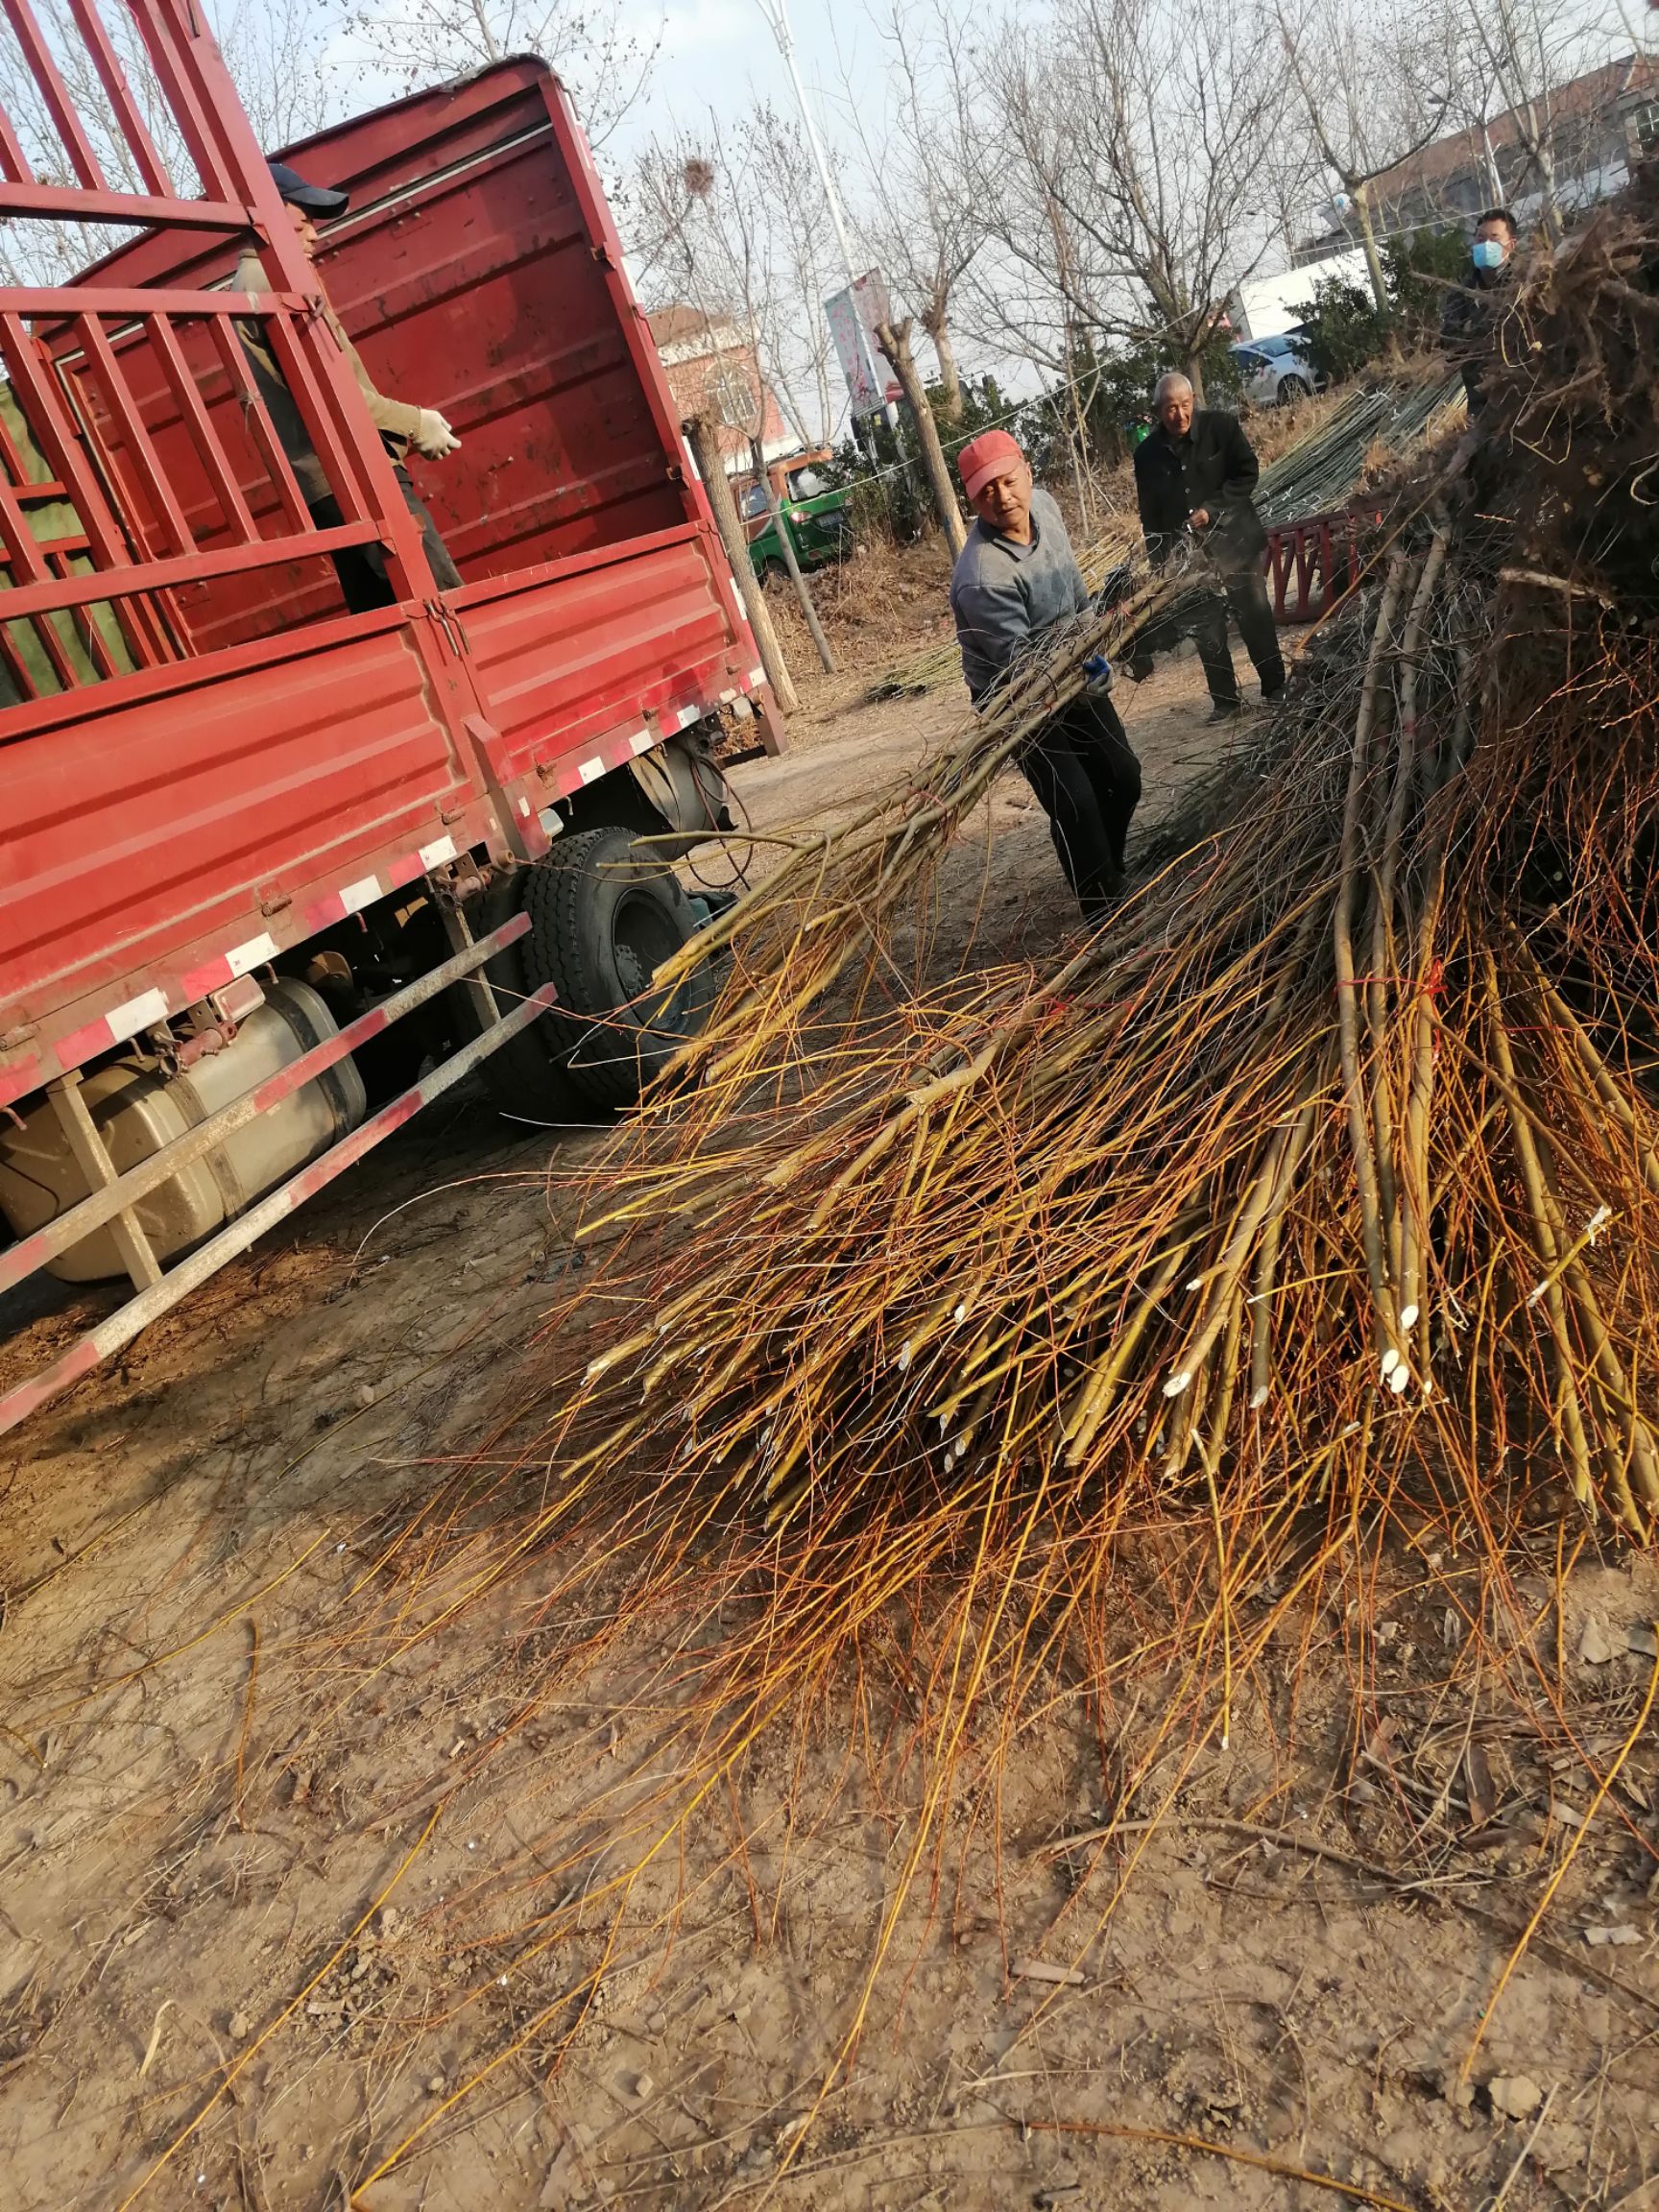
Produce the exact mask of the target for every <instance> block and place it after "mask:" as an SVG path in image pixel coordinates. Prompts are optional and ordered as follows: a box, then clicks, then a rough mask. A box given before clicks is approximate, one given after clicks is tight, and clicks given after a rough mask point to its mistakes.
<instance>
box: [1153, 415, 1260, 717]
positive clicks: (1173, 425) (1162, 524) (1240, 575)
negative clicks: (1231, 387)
mask: <svg viewBox="0 0 1659 2212" xmlns="http://www.w3.org/2000/svg"><path fill="white" fill-rule="evenodd" d="M1152 403H1153V408H1154V411H1155V413H1156V415H1157V418H1158V420H1157V423H1156V425H1155V427H1154V428H1153V430H1152V432H1151V434H1150V435H1149V436H1148V437H1146V438H1143V439H1142V441H1141V444H1140V445H1137V446H1136V448H1135V493H1136V497H1137V499H1138V500H1139V502H1140V507H1141V528H1142V533H1143V535H1144V537H1145V540H1146V554H1147V558H1148V559H1149V560H1150V561H1151V563H1152V565H1153V566H1154V567H1155V568H1162V567H1163V566H1164V565H1165V564H1166V562H1167V561H1168V560H1169V559H1170V557H1171V556H1172V555H1173V554H1174V552H1175V551H1176V549H1177V547H1178V546H1181V545H1183V544H1186V543H1190V544H1192V545H1195V546H1197V547H1199V548H1201V549H1202V551H1203V552H1204V553H1205V554H1207V555H1208V557H1209V560H1210V563H1211V565H1212V567H1213V569H1214V572H1215V575H1216V577H1217V579H1218V581H1219V583H1220V586H1221V590H1220V591H1215V592H1209V593H1207V594H1206V595H1205V600H1204V605H1203V610H1202V612H1201V613H1200V615H1199V617H1198V620H1197V623H1196V625H1195V627H1194V629H1193V633H1192V635H1193V640H1194V642H1195V643H1196V645H1197V647H1198V658H1199V660H1200V661H1202V663H1203V666H1204V680H1205V682H1206V683H1207V684H1208V685H1209V686H1210V698H1211V709H1210V719H1211V721H1212V722H1230V721H1232V720H1233V719H1234V718H1235V716H1236V715H1237V714H1238V710H1239V704H1240V702H1239V698H1238V677H1237V676H1236V675H1235V674H1234V673H1233V652H1232V648H1231V647H1230V645H1229V644H1228V642H1227V615H1228V611H1229V610H1231V611H1232V614H1233V619H1234V620H1235V621H1236V622H1237V623H1238V635H1239V637H1242V638H1243V640H1244V648H1245V651H1246V652H1247V653H1248V654H1249V656H1250V658H1251V660H1252V661H1254V662H1255V664H1256V673H1257V675H1258V676H1259V677H1260V678H1261V679H1262V698H1263V699H1271V698H1273V697H1274V696H1275V694H1276V693H1278V692H1280V691H1282V690H1283V689H1284V688H1285V660H1284V656H1283V655H1282V654H1281V652H1280V650H1279V631H1278V626H1277V625H1276V623H1275V622H1274V620H1273V608H1272V604H1271V602H1270V601H1269V599H1268V597H1267V586H1266V582H1265V580H1264V579H1263V577H1262V554H1263V553H1264V552H1265V551H1266V549H1267V533H1266V531H1265V530H1264V529H1263V528H1262V517H1261V516H1260V515H1258V514H1257V512H1256V502H1255V498H1254V493H1255V491H1256V480H1257V478H1258V477H1259V476H1260V474H1261V472H1262V471H1261V465H1260V463H1259V462H1258V461H1257V459H1256V453H1255V448H1254V447H1253V446H1252V445H1251V444H1250V441H1249V439H1248V438H1246V437H1245V435H1244V430H1243V426H1242V425H1241V423H1240V422H1239V421H1238V417H1237V416H1236V415H1228V414H1225V413H1224V412H1223V411H1222V410H1221V409H1220V408H1219V407H1196V406H1194V404H1193V398H1192V387H1191V385H1190V383H1189V382H1188V380H1187V378H1186V377H1185V376H1181V375H1177V374H1176V373H1174V372H1173V371H1172V372H1171V373H1169V374H1168V375H1166V376H1160V377H1159V379H1158V384H1157V388H1156V390H1155V391H1154V392H1153V395H1152ZM1222 593H1225V597H1224V598H1223V596H1222Z"/></svg>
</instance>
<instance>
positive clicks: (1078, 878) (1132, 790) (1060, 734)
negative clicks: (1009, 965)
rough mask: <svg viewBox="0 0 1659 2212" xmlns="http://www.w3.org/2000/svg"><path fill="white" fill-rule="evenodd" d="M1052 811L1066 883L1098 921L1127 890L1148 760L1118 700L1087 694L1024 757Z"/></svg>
mask: <svg viewBox="0 0 1659 2212" xmlns="http://www.w3.org/2000/svg"><path fill="white" fill-rule="evenodd" d="M1019 760H1020V766H1021V768H1022V770H1023V772H1024V774H1025V777H1026V779H1027V781H1029V783H1030V785H1031V788H1032V790H1033V791H1035V792H1036V794H1037V796H1038V798H1039V799H1040V800H1041V802H1042V804H1043V807H1044V811H1045V812H1046V814H1047V816H1048V829H1049V833H1050V835H1051V836H1052V837H1053V839H1054V850H1055V852H1056V853H1057V854H1059V857H1060V865H1061V867H1062V868H1063V869H1064V870H1065V872H1066V880H1067V882H1068V883H1070V886H1071V888H1072V890H1073V891H1074V892H1075V893H1076V895H1077V902H1078V904H1079V905H1080V906H1081V907H1082V909H1083V912H1084V914H1085V915H1086V916H1087V918H1088V919H1089V920H1090V921H1092V922H1093V921H1097V920H1098V919H1099V918H1100V917H1101V915H1102V914H1104V913H1105V912H1106V910H1107V909H1108V908H1109V907H1110V905H1111V904H1112V902H1113V901H1114V900H1115V899H1116V898H1117V896H1118V893H1119V892H1120V891H1121V889H1122V887H1123V849H1124V845H1125V843H1126V841H1127V839H1128V835H1129V821H1130V817H1131V816H1132V815H1133V813H1134V811H1135V808H1136V806H1137V805H1138V804H1139V802H1140V798H1141V763H1140V761H1139V760H1138V759H1137V758H1136V757H1135V753H1134V749H1133V748H1132V747H1131V745H1130V743H1129V740H1128V738H1127V736H1126V735H1125V734H1124V731H1123V724H1122V722H1121V721H1120V720H1119V718H1118V709H1117V708H1116V707H1114V706H1113V704H1112V702H1111V700H1110V699H1107V698H1104V697H1089V696H1085V697H1083V698H1081V699H1078V700H1076V701H1074V702H1073V704H1072V705H1071V706H1070V707H1067V708H1063V709H1061V711H1060V712H1059V713H1058V714H1056V715H1054V716H1053V718H1052V719H1051V720H1050V721H1048V722H1046V723H1045V724H1044V726H1043V728H1042V729H1041V730H1040V731H1039V732H1038V733H1037V734H1036V736H1035V737H1033V738H1032V739H1031V741H1030V743H1029V744H1028V745H1027V746H1026V747H1025V749H1024V751H1023V752H1022V753H1021V755H1020V756H1019Z"/></svg>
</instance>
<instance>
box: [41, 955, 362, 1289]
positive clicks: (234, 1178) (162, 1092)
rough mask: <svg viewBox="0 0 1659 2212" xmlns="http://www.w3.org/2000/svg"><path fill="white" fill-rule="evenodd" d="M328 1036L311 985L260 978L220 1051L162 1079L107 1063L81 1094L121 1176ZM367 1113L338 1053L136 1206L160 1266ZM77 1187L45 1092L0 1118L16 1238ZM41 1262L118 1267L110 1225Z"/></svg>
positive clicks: (120, 1270) (88, 1278)
mask: <svg viewBox="0 0 1659 2212" xmlns="http://www.w3.org/2000/svg"><path fill="white" fill-rule="evenodd" d="M335 1034H336V1028H335V1023H334V1020H333V1017H332V1016H331V1015H330V1013H329V1012H328V1009H327V1007H326V1006H325V1004H324V1002H323V1000H322V998H320V997H319V996H318V994H317V993H316V992H315V991H313V990H312V989H311V987H310V985H309V984H307V983H301V982H297V981H295V980H294V979H293V978H292V977H289V976H281V977H279V978H278V979H277V981H276V982H275V983H272V984H269V985H267V986H266V992H265V1001H264V1003H263V1005H260V1006H256V1007H255V1008H254V1010H253V1012H252V1014H250V1015H249V1016H248V1017H247V1019H246V1020H245V1021H244V1022H242V1024H241V1026H240V1027H239V1028H238V1030H237V1032H236V1034H235V1036H234V1037H233V1038H232V1039H231V1041H230V1043H229V1044H228V1046H226V1047H225V1049H224V1050H223V1051H222V1052H214V1053H210V1054H204V1056H203V1057H202V1058H201V1059H200V1060H198V1061H196V1062H195V1064H194V1065H193V1066H192V1067H191V1068H190V1069H189V1070H188V1071H187V1072H184V1073H181V1074H178V1075H175V1076H173V1077H171V1078H170V1079H169V1078H168V1077H166V1076H165V1075H163V1074H162V1073H161V1072H159V1071H158V1070H155V1071H151V1070H143V1069H140V1068H135V1067H132V1066H131V1065H129V1064H127V1063H125V1062H121V1061H116V1062H113V1063H111V1064H110V1065H109V1066H108V1067H104V1068H100V1069H98V1070H96V1072H94V1073H93V1074H91V1075H88V1076H87V1078H86V1080H85V1081H84V1084H83V1085H82V1087H81V1095H82V1097H83V1099H84V1101H85V1104H86V1108H87V1111H88V1112H89V1113H90V1115H91V1117H92V1119H93V1121H94V1123H95V1124H96V1125H97V1128H98V1131H99V1134H100V1135H101V1136H102V1138H103V1140H104V1143H105V1145H106V1147H107V1149H108V1153H109V1156H110V1158H111V1160H112V1161H113V1162H114V1165H115V1169H116V1172H117V1173H118V1174H121V1173H125V1171H126V1170H127V1169H128V1168H129V1167H135V1166H137V1165H138V1164H139V1162H140V1161H143V1160H147V1159H149V1158H150V1157H151V1155H152V1154H153V1153H156V1152H158V1151H159V1150H160V1149H161V1147H162V1145H164V1144H169V1143H171V1142H173V1140H174V1139H175V1138H176V1137H181V1136H182V1135H183V1134H184V1132H185V1131H186V1130H187V1129H192V1128H194V1127H195V1126H196V1125H197V1123H198V1122H201V1121H204V1120H205V1119H206V1118H207V1117H208V1116H209V1115H210V1114H215V1113H217V1112H218V1110H219V1108H220V1107H221V1106H228V1104H229V1103H230V1101H231V1100H232V1099H233V1098H239V1097H240V1096H241V1095H242V1094H243V1093H244V1092H245V1091H250V1090H252V1088H253V1086H254V1085H255V1084H256V1083H262V1082H264V1081H265V1079H266V1078H267V1077H268V1076H271V1075H275V1074H276V1072H277V1071H278V1070H280V1069H283V1068H286V1067H288V1066H290V1065H291V1064H292V1063H293V1062H294V1061H296V1060H298V1059H299V1058H300V1057H301V1054H302V1053H305V1052H308V1051H310V1050H311V1048H312V1047H313V1046H316V1045H320V1044H322V1043H323V1041H324V1040H325V1038H328V1037H332V1036H334V1035H335ZM366 1111H367V1100H366V1098H365V1096H364V1091H363V1080H362V1077H361V1076H360V1075H359V1074H358V1072H357V1070H356V1069H355V1068H354V1067H353V1066H352V1064H351V1062H350V1060H349V1059H346V1060H340V1061H337V1062H336V1063H335V1065H334V1066H333V1067H332V1068H328V1069H325V1070H324V1072H323V1073H322V1074H321V1075H318V1076H314V1077H313V1078H312V1080H311V1081H310V1082H309V1083H306V1084H303V1085H301V1088H300V1089H299V1090H298V1091H296V1092H294V1093H293V1094H292V1095H291V1096H289V1097H287V1098H284V1099H281V1100H280V1101H279V1102H278V1103H277V1104H276V1106H274V1107H272V1108H270V1109H269V1110H268V1111H267V1112H265V1113H263V1114H259V1115H256V1116H255V1117H254V1118H253V1119H252V1121H248V1122H245V1123H244V1124H243V1125H242V1127H241V1128H239V1129H233V1130H232V1131H231V1132H230V1134H229V1135H228V1137H227V1138H226V1139H225V1140H224V1142H223V1143H221V1144H218V1145H216V1146H215V1147H214V1148H213V1150H212V1151H210V1152H206V1153H204V1155H203V1156H202V1158H201V1159H199V1160H196V1161H192V1162H191V1163H190V1164H189V1165H188V1166H184V1167H182V1168H180V1171H179V1172H178V1174H176V1175H173V1176H170V1177H169V1178H168V1180H167V1181H166V1182H165V1183H161V1184H158V1185H157V1186H156V1189H155V1190H151V1191H149V1192H148V1193H146V1195H145V1196H144V1197H142V1198H140V1199H139V1200H138V1201H137V1203H136V1205H135V1206H134V1208H133V1212H134V1213H135V1214H136V1215H137V1218H138V1221H139V1224H140V1226H141V1227H142V1229H143V1231H144V1233H145V1235H146V1236H147V1237H148V1238H149V1239H150V1242H151V1244H152V1246H153V1247H154V1249H155V1253H156V1259H157V1260H158V1261H160V1262H163V1263H165V1262H167V1261H169V1260H173V1259H176V1258H177V1257H178V1255H179V1254H180V1253H181V1252H186V1251H188V1250H189V1249H190V1248H191V1246H192V1245H195V1244H199V1243H201V1242H202V1240H203V1239H204V1238H206V1237H210V1236H211V1235H212V1234H213V1232H214V1231H215V1230H216V1229H218V1228H220V1227H222V1226H223V1224H224V1223H225V1222H227V1221H228V1220H230V1219H232V1218H233V1217H234V1216H235V1215H236V1214H240V1213H242V1212H244V1211H245V1209H246V1208H247V1207H249V1206H251V1205H252V1202H253V1200H254V1199H255V1198H257V1197H258V1196H259V1195H260V1193H261V1192H262V1191H266V1190H270V1189H271V1188H272V1187H273V1185H275V1184H277V1183H280V1182H283V1181H285V1180H286V1179H287V1178H288V1177H289V1176H290V1175H294V1174H297V1173H298V1172H299V1170H300V1169H301V1167H303V1166H305V1165H306V1163H307V1162H308V1161H311V1160H315V1159H316V1158H317V1157H318V1156H319V1154H321V1153H323V1152H325V1151H327V1149H328V1148H329V1146H330V1145H332V1144H334V1143H337V1142H339V1140H340V1139H341V1138H342V1137H345V1136H347V1135H349V1132H350V1131H351V1130H353V1129H355V1128H356V1127H357V1125H358V1123H359V1122H360V1121H361V1120H362V1119H363V1117H364V1114H365V1113H366ZM87 1188H88V1187H87V1183H86V1178H85V1176H84V1174H83V1172H82V1170H81V1168H80V1166H79V1165H78V1163H77V1162H76V1160H75V1157H74V1154H73V1153H72V1152H71V1150H70V1148H69V1143H68V1140H67V1139H66V1137H65V1136H64V1133H63V1129H62V1127H61V1125H60V1121H59V1119H58V1117H57V1114H56V1112H55V1111H54V1109H53V1106H52V1103H51V1101H50V1100H49V1099H47V1100H42V1102H41V1103H40V1104H39V1105H38V1106H36V1109H35V1111H34V1112H33V1113H32V1114H30V1115H29V1116H28V1117H27V1118H26V1119H25V1120H24V1123H23V1126H22V1128H21V1129H16V1128H7V1127H5V1126H4V1125H0V1212H3V1213H4V1214H5V1215H6V1218H7V1220H8V1221H9V1222H10V1223H11V1225H12V1229H13V1231H14V1232H15V1233H16V1235H17V1236H19V1237H26V1236H28V1235H29V1234H30V1233H31V1231H33V1230H36V1229H39V1228H41V1227H43V1226H44V1224H45V1223H46V1222H48V1221H52V1220H55V1219H56V1218H57V1217H58V1215H59V1214H64V1213H67V1211H68V1210H69V1208H70V1207H72V1206H74V1205H76V1204H77V1203H78V1202H79V1201H80V1200H81V1199H83V1198H84V1197H85V1196H86V1195H87ZM50 1266H51V1271H52V1273H53V1274H55V1275H57V1276H59V1277H60V1278H61V1279H62V1280H63V1281H64V1282H66V1283H93V1282H98V1281H100V1280H101V1279H102V1278H104V1277H106V1276H113V1275H122V1274H125V1272H126V1269H125V1268H124V1266H123V1265H122V1262H121V1256H120V1253H119V1252H118V1251H117V1249H116V1244H115V1238H114V1236H113V1234H112V1233H111V1231H110V1230H109V1229H108V1227H105V1228H103V1229H98V1230H94V1231H93V1232H92V1234H91V1235H90V1236H88V1237H84V1238H82V1239H81V1241H80V1242H79V1243H78V1244H71V1245H70V1246H69V1248H68V1250H67V1251H65V1252H62V1253H60V1255H59V1256H58V1258H57V1259H55V1260H54V1261H52V1262H50Z"/></svg>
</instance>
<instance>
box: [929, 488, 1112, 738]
mask: <svg viewBox="0 0 1659 2212" xmlns="http://www.w3.org/2000/svg"><path fill="white" fill-rule="evenodd" d="M1091 604H1092V602H1091V600H1090V597H1089V590H1088V587H1087V586H1086V585H1085V583H1084V581H1083V574H1082V571H1081V570H1080V569H1079V567H1078V565H1077V558H1076V555H1075V554H1074V553H1073V552H1072V550H1071V541H1070V539H1069V538H1068V537H1067V535H1066V525H1065V523H1064V522H1063V521H1062V520H1061V519H1060V510H1059V508H1058V507H1056V506H1055V504H1054V502H1053V500H1052V499H1051V498H1050V497H1049V496H1048V494H1047V493H1046V492H1033V493H1032V494H1031V541H1030V543H1029V544H1028V545H1020V544H1016V543H1015V541H1014V540H1013V539H1011V538H1004V537H1003V536H1002V535H1001V533H1000V532H999V531H997V530H988V529H987V528H986V527H985V524H984V523H983V522H975V523H974V527H973V529H972V530H970V531H969V533H968V542H967V544H966V545H964V546H963V548H962V550H961V552H960V553H959V554H958V555H957V557H956V566H955V568H954V570H953V571H952V573H951V577H950V612H951V613H952V614H953V615H954V616H955V617H956V640H957V643H958V644H959V645H960V646H961V648H962V673H963V675H964V676H965V677H966V678H967V679H968V690H969V693H970V695H971V696H972V698H973V701H974V705H975V706H977V705H978V704H979V702H980V701H981V700H982V699H983V698H984V696H985V694H986V693H987V692H988V691H989V690H990V688H991V686H992V685H994V684H995V683H996V681H997V679H998V676H1000V675H1001V674H1002V671H1003V670H1004V669H1005V668H1006V667H1008V666H1009V664H1010V663H1011V662H1012V661H1014V660H1016V659H1017V658H1018V657H1019V656H1020V655H1021V654H1022V653H1023V652H1024V651H1025V649H1026V648H1027V647H1028V646H1029V645H1030V643H1031V640H1032V639H1033V638H1034V637H1041V636H1042V634H1043V632H1044V631H1045V630H1046V629H1048V628H1049V627H1050V626H1051V625H1052V624H1054V623H1056V622H1064V621H1067V620H1069V619H1070V616H1071V615H1073V614H1081V613H1086V612H1087V610H1088V608H1089V607H1090V606H1091Z"/></svg>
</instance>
